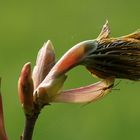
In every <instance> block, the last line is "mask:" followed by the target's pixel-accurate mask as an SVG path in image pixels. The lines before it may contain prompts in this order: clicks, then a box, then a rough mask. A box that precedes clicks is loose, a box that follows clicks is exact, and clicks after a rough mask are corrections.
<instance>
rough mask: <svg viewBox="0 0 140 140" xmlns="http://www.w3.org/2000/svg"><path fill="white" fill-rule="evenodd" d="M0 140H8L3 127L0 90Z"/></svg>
mask: <svg viewBox="0 0 140 140" xmlns="http://www.w3.org/2000/svg"><path fill="white" fill-rule="evenodd" d="M0 86H1V78H0ZM0 140H8V138H7V136H6V131H5V126H4V116H3V106H2V96H1V90H0Z"/></svg>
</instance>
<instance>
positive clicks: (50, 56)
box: [32, 40, 55, 89]
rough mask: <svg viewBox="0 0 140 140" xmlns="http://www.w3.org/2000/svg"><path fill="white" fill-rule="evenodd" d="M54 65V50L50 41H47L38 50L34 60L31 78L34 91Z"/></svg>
mask: <svg viewBox="0 0 140 140" xmlns="http://www.w3.org/2000/svg"><path fill="white" fill-rule="evenodd" d="M54 64H55V53H54V48H53V45H52V43H51V41H50V40H49V41H48V42H47V43H45V44H44V45H43V47H42V48H41V49H40V50H39V52H38V56H37V60H36V66H35V67H34V69H33V75H32V77H33V81H34V88H35V89H36V88H37V86H38V85H39V84H40V83H41V82H42V81H43V80H44V78H45V77H46V76H47V74H48V73H49V71H50V69H51V68H52V67H53V66H54Z"/></svg>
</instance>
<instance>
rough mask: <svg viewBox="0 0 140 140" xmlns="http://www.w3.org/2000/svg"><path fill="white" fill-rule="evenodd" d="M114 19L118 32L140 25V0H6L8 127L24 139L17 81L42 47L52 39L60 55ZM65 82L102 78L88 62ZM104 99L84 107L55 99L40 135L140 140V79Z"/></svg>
mask: <svg viewBox="0 0 140 140" xmlns="http://www.w3.org/2000/svg"><path fill="white" fill-rule="evenodd" d="M106 19H108V20H109V23H110V28H111V31H112V36H121V35H125V34H128V33H131V32H133V31H135V30H137V29H138V28H140V1H139V0H133V1H132V0H106V1H101V0H69V1H68V0H39V1H37V0H34V1H33V0H28V1H27V0H24V1H20V0H19V1H18V0H13V1H3V0H1V1H0V75H1V76H2V78H3V80H2V91H3V102H4V110H5V122H6V127H7V132H8V134H9V138H10V139H11V140H18V139H19V136H20V134H21V132H22V128H23V121H24V116H23V112H22V109H21V105H20V103H19V101H18V94H17V81H18V76H19V73H20V70H21V68H22V66H23V64H24V63H26V62H28V61H30V62H31V63H32V66H33V65H34V64H35V59H36V55H37V52H38V50H39V48H40V47H41V46H42V45H43V43H44V42H46V41H47V40H48V39H50V40H51V41H52V42H53V45H54V47H55V51H56V56H57V59H59V58H60V57H61V56H62V54H64V52H65V51H67V50H68V49H69V48H70V47H72V46H73V45H74V44H76V43H78V42H80V41H83V40H86V39H92V38H96V37H97V36H98V34H99V32H100V30H101V27H102V25H103V24H104V23H105V20H106ZM68 75H69V78H68V80H67V82H66V83H65V86H64V88H66V89H67V88H72V87H79V86H82V85H87V84H90V83H94V82H96V81H98V79H95V78H93V77H92V76H91V75H90V74H89V73H88V72H87V71H86V70H85V69H84V68H83V67H77V68H75V69H73V70H72V71H71V72H69V73H68ZM116 88H117V89H120V90H113V91H112V92H111V94H109V95H108V96H106V97H105V98H104V99H102V100H100V101H98V102H96V103H93V104H92V103H91V104H88V105H86V106H84V107H82V105H75V104H53V105H51V106H49V107H46V108H45V109H44V110H43V111H42V113H41V115H40V117H39V120H38V122H37V124H36V127H35V132H34V137H33V139H34V140H126V139H127V140H139V139H140V133H139V131H140V109H139V108H140V93H139V90H140V83H139V82H132V81H128V80H121V82H120V84H119V85H118V86H117V87H116Z"/></svg>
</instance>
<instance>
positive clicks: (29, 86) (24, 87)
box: [18, 63, 33, 114]
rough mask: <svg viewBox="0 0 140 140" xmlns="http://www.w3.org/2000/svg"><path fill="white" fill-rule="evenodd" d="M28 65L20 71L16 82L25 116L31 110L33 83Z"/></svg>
mask: <svg viewBox="0 0 140 140" xmlns="http://www.w3.org/2000/svg"><path fill="white" fill-rule="evenodd" d="M31 75H32V72H31V65H30V63H26V64H25V65H24V66H23V68H22V71H21V74H20V77H19V81H18V93H19V99H20V102H21V104H22V105H23V109H24V112H25V114H31V113H32V110H33V81H32V77H31Z"/></svg>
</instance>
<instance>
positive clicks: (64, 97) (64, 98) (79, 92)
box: [51, 77, 114, 103]
mask: <svg viewBox="0 0 140 140" xmlns="http://www.w3.org/2000/svg"><path fill="white" fill-rule="evenodd" d="M113 84H114V78H113V77H110V78H107V79H104V80H103V81H100V82H98V83H95V84H92V85H88V86H85V87H81V88H76V89H71V90H67V91H63V92H61V93H59V94H57V95H55V96H54V97H53V98H52V100H51V102H63V103H88V102H93V101H96V100H98V99H100V98H101V97H103V96H104V95H106V94H107V93H109V92H110V91H111V89H112V87H113Z"/></svg>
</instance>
